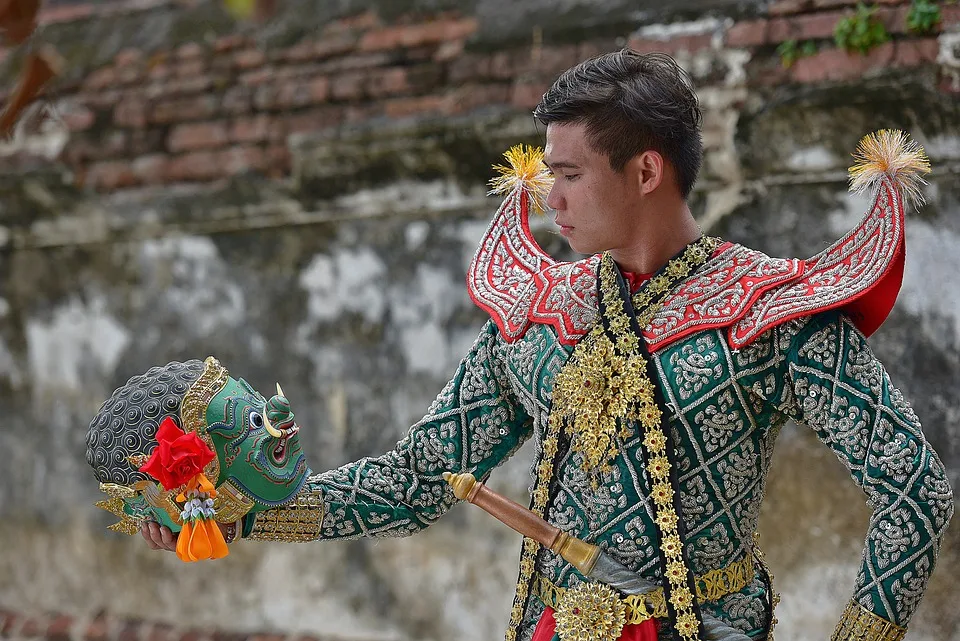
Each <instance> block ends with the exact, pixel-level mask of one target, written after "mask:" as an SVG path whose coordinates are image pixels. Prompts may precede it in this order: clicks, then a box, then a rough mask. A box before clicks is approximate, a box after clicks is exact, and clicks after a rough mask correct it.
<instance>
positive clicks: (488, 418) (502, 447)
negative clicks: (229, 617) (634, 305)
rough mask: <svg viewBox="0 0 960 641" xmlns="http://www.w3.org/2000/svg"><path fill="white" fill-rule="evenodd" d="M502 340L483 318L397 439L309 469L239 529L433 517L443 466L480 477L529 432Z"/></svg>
mask: <svg viewBox="0 0 960 641" xmlns="http://www.w3.org/2000/svg"><path fill="white" fill-rule="evenodd" d="M504 348H505V344H504V343H503V340H502V339H501V338H500V336H499V334H498V330H497V328H496V325H494V324H493V323H492V322H488V323H487V324H486V326H485V327H484V329H483V331H482V332H481V333H480V336H479V337H478V338H477V340H476V342H475V343H474V345H473V347H472V348H471V350H470V351H469V352H468V353H467V355H466V356H465V357H464V359H463V360H462V361H461V363H460V366H459V368H458V369H457V372H456V374H455V375H454V377H453V379H451V380H450V382H449V383H447V385H446V386H445V387H444V389H443V391H442V392H440V394H439V396H438V397H437V399H436V400H435V401H434V402H433V404H432V405H431V407H430V409H429V410H428V412H427V414H426V416H424V418H423V419H422V420H421V421H420V422H418V423H417V424H416V425H414V426H413V427H411V428H410V430H409V432H408V433H407V434H406V436H404V437H403V438H402V439H401V440H400V441H399V442H398V443H397V445H396V447H394V448H393V449H392V450H391V451H389V452H387V453H385V454H383V455H381V456H378V457H375V458H364V459H361V460H359V461H357V462H355V463H350V464H347V465H344V466H342V467H340V468H337V469H334V470H330V471H327V472H323V473H321V474H317V475H315V476H312V477H310V478H309V479H308V480H307V483H306V485H305V486H304V488H303V489H302V490H301V491H300V492H299V493H298V495H297V497H296V499H295V500H294V501H293V502H292V503H290V504H288V505H286V506H284V507H281V508H276V509H273V510H268V511H266V512H258V513H256V514H255V515H249V516H248V517H246V518H245V520H244V521H245V522H244V532H243V534H244V536H246V537H247V538H251V539H259V540H273V541H310V540H315V539H333V538H356V537H361V536H406V535H409V534H413V533H414V532H417V531H418V530H421V529H423V528H425V527H427V526H428V525H431V524H432V523H434V522H435V521H436V520H437V519H438V518H439V517H440V516H441V515H443V513H444V512H446V510H447V509H449V508H450V506H451V505H453V504H454V503H456V502H457V499H456V497H455V496H454V495H453V492H452V491H451V490H450V488H449V486H448V485H447V483H446V482H445V481H444V480H443V473H444V472H448V471H452V472H471V473H473V474H474V475H475V476H477V477H483V476H485V475H487V474H488V473H489V472H490V470H492V469H493V468H494V467H496V466H497V465H499V464H500V463H501V462H503V461H504V460H505V459H506V458H507V457H508V456H509V455H510V454H512V453H513V452H514V451H515V450H516V449H517V448H518V447H519V446H520V445H521V444H522V443H523V442H524V441H525V440H526V438H527V437H528V436H529V435H530V430H531V420H530V417H529V416H528V415H527V413H526V411H525V410H524V409H523V407H522V405H521V404H520V403H519V401H518V400H517V398H516V397H515V395H514V393H513V391H512V388H511V387H510V383H509V381H508V378H507V372H506V359H505V358H504Z"/></svg>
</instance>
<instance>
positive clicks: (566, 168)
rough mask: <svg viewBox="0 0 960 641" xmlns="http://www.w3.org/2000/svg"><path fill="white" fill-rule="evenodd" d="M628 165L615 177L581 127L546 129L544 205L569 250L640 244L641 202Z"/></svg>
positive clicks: (594, 250) (585, 251)
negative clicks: (548, 184)
mask: <svg viewBox="0 0 960 641" xmlns="http://www.w3.org/2000/svg"><path fill="white" fill-rule="evenodd" d="M635 160H636V159H634V161H635ZM634 161H630V162H628V164H627V167H625V168H624V170H623V171H622V172H616V171H614V170H613V168H612V167H611V166H610V161H609V160H608V159H607V157H606V156H605V155H603V154H601V153H599V152H597V151H595V150H594V149H593V148H591V146H590V144H589V143H588V141H587V137H586V131H585V126H584V125H581V124H569V123H564V124H558V123H551V124H550V125H549V126H548V127H547V142H546V149H545V152H544V163H545V164H546V165H547V167H549V168H550V171H551V172H552V173H553V175H554V183H553V188H552V189H551V190H550V194H549V196H548V197H547V206H548V207H550V208H552V209H553V210H555V212H556V223H557V225H559V226H560V234H561V235H562V236H563V237H564V238H566V239H567V241H568V242H569V243H570V247H571V248H572V249H573V250H574V251H576V252H579V253H581V254H595V253H598V252H602V251H607V250H617V249H624V248H626V247H631V246H635V245H636V244H637V242H638V241H639V240H640V239H639V238H638V235H639V234H640V225H639V217H640V216H641V215H642V213H643V207H644V200H645V199H644V194H643V193H642V189H641V187H642V185H641V180H640V179H639V177H638V175H637V172H636V171H635V165H636V163H635V162H634Z"/></svg>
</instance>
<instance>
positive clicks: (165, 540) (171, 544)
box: [140, 521, 177, 552]
mask: <svg viewBox="0 0 960 641" xmlns="http://www.w3.org/2000/svg"><path fill="white" fill-rule="evenodd" d="M140 535H141V536H142V537H143V539H144V540H145V541H146V542H147V545H148V546H150V549H151V550H168V551H170V552H174V551H175V550H176V549H177V536H176V535H175V534H174V533H173V532H171V531H170V528H168V527H167V526H165V525H160V524H159V523H152V522H149V521H147V522H144V524H143V525H142V526H140Z"/></svg>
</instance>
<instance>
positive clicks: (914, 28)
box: [907, 0, 940, 35]
mask: <svg viewBox="0 0 960 641" xmlns="http://www.w3.org/2000/svg"><path fill="white" fill-rule="evenodd" d="M938 24H940V7H939V5H937V3H936V2H931V1H930V0H913V3H912V4H911V5H910V11H909V12H908V13H907V31H910V32H911V33H916V34H921V35H922V34H926V33H930V32H932V31H933V30H934V29H935V28H936V26H937V25H938Z"/></svg>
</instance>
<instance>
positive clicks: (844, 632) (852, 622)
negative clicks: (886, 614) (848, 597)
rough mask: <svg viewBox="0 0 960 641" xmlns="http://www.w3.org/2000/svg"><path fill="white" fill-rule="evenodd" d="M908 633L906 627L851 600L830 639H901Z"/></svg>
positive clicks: (833, 640) (885, 640) (864, 640)
mask: <svg viewBox="0 0 960 641" xmlns="http://www.w3.org/2000/svg"><path fill="white" fill-rule="evenodd" d="M906 633H907V629H906V628H901V627H900V626H899V625H897V624H896V623H893V622H892V621H887V620H886V619H884V618H883V617H881V616H878V615H876V614H874V613H873V612H871V611H870V610H868V609H866V608H865V607H863V606H862V605H860V604H859V603H857V602H856V601H850V603H848V604H847V609H846V610H844V611H843V616H842V617H840V623H838V624H837V629H836V630H834V631H833V636H832V637H830V641H900V640H901V639H902V638H903V636H904V635H905V634H906Z"/></svg>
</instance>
